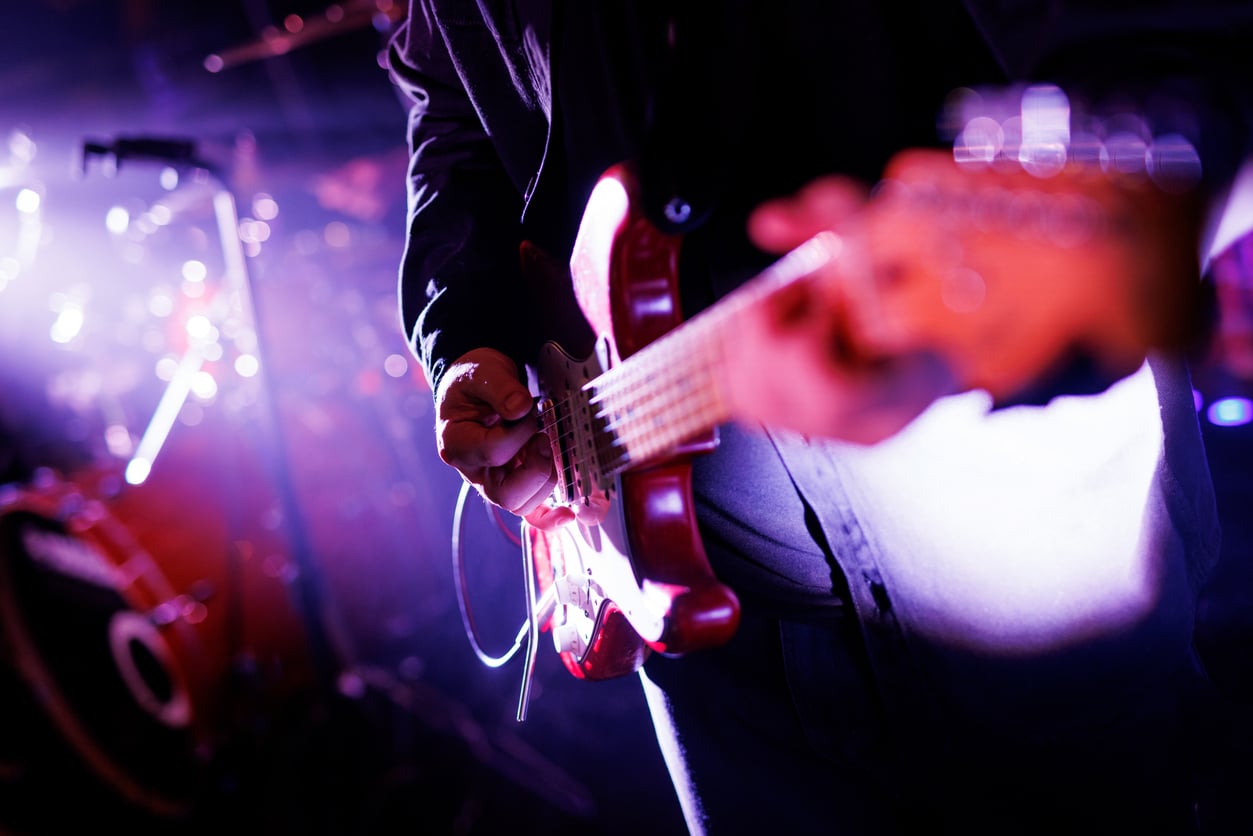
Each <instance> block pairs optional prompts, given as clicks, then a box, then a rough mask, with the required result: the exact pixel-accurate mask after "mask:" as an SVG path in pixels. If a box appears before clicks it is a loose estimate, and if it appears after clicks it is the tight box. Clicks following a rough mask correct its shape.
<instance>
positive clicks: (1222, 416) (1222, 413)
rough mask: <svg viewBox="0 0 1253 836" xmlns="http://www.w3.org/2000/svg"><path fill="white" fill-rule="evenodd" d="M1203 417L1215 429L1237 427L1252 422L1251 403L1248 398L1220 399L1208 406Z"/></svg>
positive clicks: (1252, 406)
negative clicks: (1215, 427)
mask: <svg viewBox="0 0 1253 836" xmlns="http://www.w3.org/2000/svg"><path fill="white" fill-rule="evenodd" d="M1205 417H1206V418H1208V419H1209V422H1210V423H1211V424H1213V425H1214V426H1217V427H1238V426H1241V425H1243V424H1247V423H1249V421H1250V420H1253V401H1250V400H1249V399H1248V398H1220V399H1219V400H1216V401H1214V402H1213V403H1212V404H1210V405H1209V409H1207V410H1206V411H1205Z"/></svg>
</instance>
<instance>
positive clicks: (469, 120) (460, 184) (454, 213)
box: [389, 2, 532, 389]
mask: <svg viewBox="0 0 1253 836" xmlns="http://www.w3.org/2000/svg"><path fill="white" fill-rule="evenodd" d="M467 5H468V4H467ZM470 8H471V9H473V7H472V6H471V7H470ZM465 23H466V24H467V25H469V24H470V23H472V21H466V22H465ZM480 23H481V21H480ZM471 57H472V58H474V59H475V60H477V61H491V60H493V56H492V55H490V54H486V55H481V56H471ZM462 58H463V60H465V56H463V57H462ZM389 63H390V70H391V74H392V79H393V82H394V83H395V84H396V85H397V86H398V88H399V89H400V90H401V92H402V93H403V94H404V95H405V96H406V97H407V99H408V102H409V103H410V105H409V125H408V130H409V136H408V142H409V152H410V163H409V171H408V198H409V203H408V205H409V212H408V232H407V238H406V245H405V251H404V257H403V260H402V263H401V267H400V277H399V280H400V288H399V291H400V300H401V305H400V307H401V316H402V319H403V323H404V326H405V329H406V333H407V335H408V337H409V342H410V347H411V349H412V350H413V352H414V354H415V355H416V356H417V358H418V359H419V361H420V362H421V364H422V366H423V368H424V370H425V372H426V376H427V380H428V382H429V383H430V385H431V387H432V389H434V388H435V387H437V386H438V385H439V381H440V379H441V378H442V376H443V374H444V372H445V371H446V369H447V367H448V365H449V364H450V363H451V362H453V361H454V360H456V359H457V358H458V357H460V356H461V355H462V354H464V353H465V352H467V351H469V350H471V349H474V348H479V347H491V348H495V349H497V350H500V351H502V352H504V353H505V354H508V355H509V356H511V357H513V358H514V359H515V360H516V361H518V362H519V368H521V366H522V363H524V362H525V361H527V360H529V359H530V354H531V353H532V352H531V347H530V343H529V342H528V336H527V332H528V327H527V324H528V321H529V318H530V311H529V308H528V303H527V301H526V299H525V295H524V289H523V281H522V276H521V271H520V267H519V245H520V242H521V237H522V227H521V222H520V218H521V215H522V208H523V195H522V192H521V191H520V190H519V187H518V184H517V183H516V181H515V179H514V178H511V177H510V176H509V174H508V173H507V172H506V169H505V166H504V165H503V163H502V161H501V159H500V157H499V155H498V153H497V148H496V145H495V144H494V143H493V140H492V137H491V136H490V135H489V132H488V130H487V129H486V128H485V127H484V123H483V120H482V119H481V118H480V115H479V110H478V108H476V106H475V102H474V99H473V98H472V96H471V95H470V93H469V92H468V91H467V89H466V84H465V83H464V81H463V78H462V76H461V74H460V73H459V71H458V62H457V61H456V60H454V57H453V55H452V54H451V53H450V50H449V47H448V41H447V37H446V33H445V31H444V28H443V23H442V21H439V20H437V17H436V14H435V12H434V11H433V10H432V8H431V4H430V3H428V2H415V3H413V4H412V5H411V8H410V12H409V16H408V19H407V20H406V21H405V22H404V23H403V24H402V25H401V27H400V28H399V29H398V30H397V32H396V34H395V35H394V36H393V38H392V41H391V43H390V47H389Z"/></svg>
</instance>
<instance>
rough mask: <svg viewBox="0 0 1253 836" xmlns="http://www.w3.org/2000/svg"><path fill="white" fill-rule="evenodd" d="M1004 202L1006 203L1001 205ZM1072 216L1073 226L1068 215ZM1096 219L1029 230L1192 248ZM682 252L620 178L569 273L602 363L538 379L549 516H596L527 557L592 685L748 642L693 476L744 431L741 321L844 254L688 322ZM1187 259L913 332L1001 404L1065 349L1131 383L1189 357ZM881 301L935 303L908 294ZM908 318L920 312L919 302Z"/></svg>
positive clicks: (563, 640) (567, 364)
mask: <svg viewBox="0 0 1253 836" xmlns="http://www.w3.org/2000/svg"><path fill="white" fill-rule="evenodd" d="M1046 188H1047V187H1046ZM920 194H922V198H921V199H920V200H921V203H919V201H914V202H913V203H917V204H918V205H921V206H922V208H923V210H924V211H926V212H929V213H933V214H935V215H936V216H937V218H939V217H941V216H945V217H946V218H947V219H946V220H945V222H946V223H952V222H956V223H967V222H969V223H976V222H977V217H978V215H979V214H980V213H981V214H983V215H986V214H988V211H989V210H988V207H986V206H985V207H979V206H975V207H974V208H973V209H972V208H971V206H970V204H969V201H967V202H965V203H963V204H962V206H963V207H964V208H962V209H961V210H960V212H965V213H966V215H965V216H964V217H959V218H957V219H956V220H955V219H954V218H953V217H952V215H953V213H954V211H955V210H953V207H952V206H948V205H945V204H944V203H943V202H937V199H936V196H935V190H934V189H931V188H930V186H929V185H928V188H927V190H925V191H924V192H920ZM1004 197H1005V195H1003V194H1000V193H998V194H997V195H996V196H994V198H993V199H997V200H1000V199H1003V198H1004ZM1046 198H1047V194H1046ZM897 199H899V196H898V198H897ZM918 205H913V204H912V203H911V204H910V206H907V207H906V209H907V211H915V210H917V209H918ZM1046 206H1048V204H1046ZM1057 206H1060V207H1064V208H1065V209H1066V213H1063V214H1060V215H1059V214H1058V213H1057V211H1054V209H1055V208H1056V207H1057ZM911 207H912V208H911ZM937 207H938V208H937ZM1090 208H1091V207H1085V206H1079V205H1078V204H1073V203H1065V202H1064V201H1062V200H1061V199H1059V201H1058V203H1057V204H1056V206H1054V207H1051V208H1048V209H1046V210H1045V211H1046V212H1050V211H1051V212H1053V215H1052V216H1046V215H1042V216H1040V217H1036V218H1032V217H1030V216H1022V217H1019V218H1018V219H1017V221H1016V222H1018V223H1024V224H1036V225H1040V226H1041V229H1042V230H1043V232H1041V234H1051V235H1055V236H1061V235H1071V236H1075V235H1082V236H1109V237H1111V238H1113V239H1117V241H1116V245H1117V246H1136V245H1137V243H1138V242H1139V241H1141V240H1143V236H1146V235H1153V236H1164V235H1173V236H1178V237H1179V239H1180V240H1181V241H1187V240H1188V235H1189V234H1190V230H1188V229H1183V228H1179V229H1171V228H1169V227H1168V226H1167V223H1168V222H1169V218H1168V216H1167V215H1165V214H1160V213H1159V214H1153V213H1152V212H1150V213H1147V214H1146V217H1147V220H1145V219H1142V218H1141V219H1136V220H1135V221H1134V223H1133V222H1130V221H1128V220H1127V219H1126V218H1121V217H1116V218H1105V219H1103V220H1101V221H1100V222H1099V223H1098V222H1097V221H1094V220H1093V218H1096V217H1098V216H1097V215H1091V213H1090V212H1089V209H1090ZM993 209H994V210H995V207H993ZM960 212H959V214H960ZM1003 221H1004V219H1003V218H1002V219H1000V220H999V221H997V220H994V221H993V223H1000V222H1003ZM1047 223H1051V224H1052V226H1051V227H1049V226H1046V225H1045V224H1047ZM1068 224H1069V226H1068ZM1077 224H1078V225H1081V226H1083V228H1079V227H1078V226H1076V225H1077ZM1020 232H1021V230H1020ZM988 234H990V235H1000V234H1004V231H1003V230H991V231H990V232H989V233H988ZM1024 234H1025V233H1024ZM681 243H682V242H681V237H680V236H677V235H669V234H666V233H663V232H661V231H660V230H658V229H657V228H656V227H655V226H654V225H653V224H652V223H650V221H649V220H648V219H647V218H646V217H645V215H644V214H643V213H642V211H641V210H640V208H639V205H638V191H637V186H636V183H635V181H634V177H633V172H632V169H631V168H630V167H629V166H625V165H624V166H617V167H614V168H612V169H610V170H609V171H608V172H607V173H606V174H605V175H604V176H603V177H602V178H601V180H600V181H599V183H598V184H597V186H596V188H595V190H594V191H593V193H592V195H591V198H590V200H589V202H588V206H587V209H586V212H585V214H584V217H583V221H582V224H581V226H580V229H579V233H578V236H577V239H576V243H575V246H574V251H573V254H572V256H571V259H570V264H569V266H570V278H571V279H572V281H573V289H574V294H575V296H576V297H577V301H578V303H579V307H580V308H581V310H582V313H583V315H584V316H585V318H586V320H587V323H588V324H589V325H590V326H591V329H592V331H593V332H594V334H595V336H596V338H597V342H596V349H595V351H594V352H593V353H592V354H591V355H590V356H587V357H572V356H571V355H570V354H568V353H567V352H566V351H565V350H564V349H563V348H562V347H561V346H560V345H558V344H557V343H553V342H550V343H548V344H546V345H545V347H544V348H543V350H542V352H541V356H540V357H539V358H538V361H537V362H536V364H535V367H536V373H537V378H538V383H539V389H540V400H539V415H540V421H541V426H542V428H543V431H544V432H545V433H546V434H547V435H548V437H549V440H550V443H551V446H552V451H553V460H554V463H555V466H556V470H557V476H558V485H557V488H556V490H555V491H554V494H553V497H552V498H551V500H550V501H551V502H552V503H554V504H558V505H566V506H571V507H578V506H582V510H583V511H584V512H585V513H584V515H583V516H582V521H575V522H570V523H567V524H565V525H563V526H562V527H560V528H558V529H557V530H555V531H545V530H540V529H538V528H533V527H530V526H526V525H524V548H527V549H529V550H530V553H531V559H530V562H531V563H532V565H533V566H534V569H535V573H536V578H538V582H539V587H540V591H541V592H543V593H545V595H546V598H545V600H546V601H547V602H548V606H546V607H545V608H544V610H543V612H542V614H541V615H540V618H542V619H546V621H545V623H544V629H547V630H548V631H550V632H551V633H552V639H553V642H554V645H555V646H556V649H557V651H558V653H559V654H560V657H561V659H562V661H563V662H564V664H565V666H566V668H567V669H568V670H569V671H570V673H572V674H573V675H574V676H576V677H579V678H585V679H607V678H612V677H617V676H622V675H624V674H628V673H631V672H632V671H635V670H637V669H638V668H639V667H640V665H642V664H643V662H644V660H645V659H646V658H647V656H648V654H649V653H651V652H654V651H655V652H661V653H665V654H673V655H682V654H686V653H690V652H692V651H696V650H700V649H704V648H709V647H714V646H717V645H720V644H723V643H725V642H726V641H728V640H729V639H730V638H731V636H732V635H733V634H734V632H735V630H736V628H737V625H738V621H739V603H738V601H737V598H736V596H735V594H734V592H732V590H730V589H729V588H728V587H726V586H725V585H723V584H722V583H721V582H719V580H718V579H717V577H716V576H715V574H714V572H713V571H712V569H711V568H710V565H709V561H708V558H707V556H706V554H705V550H704V547H703V545H702V543H701V539H700V536H699V533H698V531H697V526H696V517H695V511H694V504H693V499H692V485H691V464H692V459H693V457H694V456H698V455H701V454H704V453H707V452H710V451H712V450H713V449H714V448H715V447H716V445H717V427H718V426H719V425H720V424H722V423H724V422H726V421H728V420H733V419H735V418H736V417H738V416H737V415H736V414H735V409H734V406H733V404H732V399H731V398H730V397H729V396H728V386H727V382H728V381H729V380H730V377H729V375H731V374H733V373H734V369H729V368H727V362H726V355H725V351H724V347H725V346H726V344H727V340H728V339H733V338H734V334H735V328H736V323H737V315H738V312H741V311H743V310H745V309H747V308H749V307H750V306H753V305H757V304H761V303H762V302H763V301H764V300H766V299H768V298H769V297H771V296H773V295H774V294H777V293H780V292H782V291H783V290H784V289H786V288H789V287H791V286H792V285H794V284H795V283H796V282H799V281H803V280H805V279H806V278H807V277H809V276H811V275H812V274H813V273H814V271H816V270H818V269H819V268H820V267H822V266H823V265H825V264H827V263H828V262H829V261H831V260H832V259H834V258H836V257H838V253H839V250H840V240H839V239H838V238H837V237H836V236H835V235H834V234H831V233H823V234H820V235H818V236H817V237H815V238H813V239H811V240H809V241H808V242H806V243H805V244H803V245H802V246H801V247H799V248H797V249H796V250H794V251H792V252H791V253H789V254H787V255H785V256H784V257H783V258H781V259H780V260H779V261H777V262H776V263H774V264H773V265H772V266H770V267H769V268H768V269H766V270H765V271H764V272H763V273H761V274H759V275H758V276H757V277H756V278H754V279H753V280H751V281H749V282H748V283H747V284H745V285H743V286H742V287H740V288H739V289H737V290H736V291H735V292H733V293H731V294H730V295H728V296H726V297H724V298H723V299H721V300H720V301H719V302H717V303H716V304H714V305H713V306H711V307H710V308H708V309H706V310H705V311H703V312H701V313H700V314H698V315H697V316H695V317H693V318H692V319H690V320H688V321H686V322H684V321H682V317H681V314H680V310H679V301H678V300H679V293H678V263H679V250H680V246H681ZM525 246H526V245H524V263H525V262H526V260H527V259H526V258H525V255H526V251H525ZM1183 251H1184V252H1183V256H1184V257H1182V258H1181V259H1179V263H1180V264H1182V265H1185V267H1184V269H1183V272H1182V275H1183V276H1184V277H1185V278H1183V279H1180V278H1179V272H1178V271H1177V270H1175V269H1174V268H1175V267H1176V266H1178V265H1175V264H1171V265H1158V267H1160V268H1161V269H1159V270H1157V271H1156V273H1155V274H1154V275H1158V276H1159V278H1160V280H1154V281H1153V282H1150V284H1152V285H1153V286H1151V287H1147V288H1138V289H1137V288H1132V287H1129V286H1128V285H1127V283H1126V282H1125V281H1123V280H1122V279H1121V278H1119V279H1114V278H1109V279H1108V280H1106V279H1105V277H1104V276H1103V274H1102V273H1101V270H1102V265H1100V264H1093V265H1091V270H1087V269H1084V270H1080V271H1078V272H1077V273H1076V274H1075V275H1065V276H1061V277H1058V278H1057V279H1056V280H1055V281H1051V282H1050V284H1049V286H1048V287H1032V286H1029V285H1028V283H1026V282H1016V281H1015V277H1012V276H1011V277H1008V278H1006V279H1004V280H1001V281H1000V283H999V284H997V283H995V282H996V281H997V277H991V276H990V277H988V279H990V280H991V281H988V287H986V288H982V289H981V292H982V294H983V297H984V298H985V299H986V302H985V303H984V304H975V305H970V304H965V303H963V304H954V303H953V299H952V298H951V294H950V295H947V296H946V295H945V293H944V292H942V291H943V289H940V290H937V291H936V292H935V293H934V294H932V295H934V298H935V300H936V301H935V303H934V304H933V305H929V306H926V305H924V306H922V310H923V311H924V315H922V316H920V318H919V319H917V320H914V321H911V322H910V323H909V327H915V328H916V329H918V330H922V331H925V332H926V337H927V340H928V341H929V342H930V343H932V344H934V345H935V346H936V347H938V348H939V349H941V350H942V351H943V353H944V355H945V357H946V358H947V359H949V360H950V361H951V362H952V365H953V366H954V368H956V369H957V370H958V371H959V373H960V375H961V378H960V381H959V382H960V384H961V385H962V386H963V387H964V388H965V389H973V388H984V389H987V390H988V391H991V392H993V393H994V394H996V393H1008V392H1013V391H1015V389H1020V388H1022V387H1023V386H1024V384H1027V383H1030V382H1031V380H1032V375H1040V374H1042V373H1044V372H1045V371H1047V369H1048V367H1049V366H1050V365H1051V364H1053V363H1055V362H1056V360H1057V359H1058V358H1057V356H1056V353H1057V351H1060V350H1061V348H1060V347H1061V346H1065V345H1071V344H1073V343H1074V342H1082V343H1083V344H1085V345H1086V346H1087V347H1088V348H1090V349H1094V350H1096V352H1097V353H1098V354H1100V353H1101V352H1102V351H1104V352H1107V353H1108V354H1109V355H1110V356H1113V357H1116V358H1117V359H1118V360H1119V362H1121V363H1124V364H1126V363H1127V361H1128V358H1130V360H1131V363H1130V365H1127V366H1126V370H1127V372H1129V371H1131V370H1134V368H1136V367H1138V366H1139V363H1140V362H1142V361H1143V359H1144V357H1145V356H1146V353H1147V352H1148V350H1150V349H1151V348H1155V347H1170V346H1174V345H1176V344H1178V343H1180V342H1182V341H1184V340H1185V339H1186V338H1185V337H1184V336H1181V335H1184V334H1187V333H1190V328H1191V320H1192V319H1193V316H1192V314H1191V313H1190V311H1191V310H1192V308H1193V307H1194V305H1193V302H1194V300H1195V298H1198V297H1199V293H1197V291H1196V288H1195V287H1193V286H1192V285H1191V280H1190V279H1189V278H1187V277H1188V275H1189V272H1188V270H1187V268H1186V264H1187V263H1188V262H1189V258H1188V253H1187V248H1186V247H1185V248H1183ZM1195 269H1196V267H1195V264H1194V265H1193V271H1195ZM979 278H980V280H981V281H987V280H985V279H984V278H983V277H979ZM876 290H877V291H881V292H897V293H905V294H913V296H914V297H918V296H919V290H918V288H916V287H910V286H908V283H906V286H905V287H897V288H889V289H887V290H886V291H884V290H883V289H882V288H877V289H876ZM926 298H930V296H926ZM889 307H890V305H889ZM1041 307H1042V310H1041ZM909 309H910V310H919V309H920V308H919V305H918V304H917V299H914V303H913V304H912V307H911V308H909ZM1115 309H1117V311H1116V312H1115V313H1111V311H1114V310H1115ZM1006 312H1009V313H1013V314H1022V318H1023V319H1025V320H1031V319H1032V317H1033V316H1034V317H1035V320H1036V321H1039V322H1042V323H1045V324H1048V322H1049V321H1056V322H1057V323H1059V325H1058V327H1056V328H1053V329H1051V330H1052V331H1053V332H1054V333H1050V334H1049V335H1048V340H1049V341H1050V342H1048V344H1047V345H1044V344H1042V342H1043V338H1042V337H1039V336H1038V335H1037V334H1036V333H1035V332H1033V331H1032V330H1031V329H1030V328H1025V329H1021V330H1019V329H1012V328H1011V329H1007V328H1005V327H1004V326H1003V322H1002V321H1001V320H1000V319H997V317H1003V316H1004V315H1005V314H1006ZM1061 312H1064V316H1063V315H1062V313H1061ZM980 317H985V318H989V319H988V320H987V321H986V322H985V321H983V320H981V319H980ZM1042 317H1049V318H1051V320H1046V319H1044V318H1042ZM1083 329H1087V330H1083ZM1101 341H1105V344H1100V343H1101ZM589 520H590V522H589ZM533 620H534V616H533Z"/></svg>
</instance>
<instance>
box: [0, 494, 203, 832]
mask: <svg viewBox="0 0 1253 836" xmlns="http://www.w3.org/2000/svg"><path fill="white" fill-rule="evenodd" d="M31 506H32V503H22V502H19V503H15V504H14V505H12V506H10V507H9V508H8V509H7V510H5V509H0V630H2V631H3V636H4V639H5V644H6V646H7V648H8V652H9V653H10V654H11V655H12V657H13V666H14V668H15V669H16V670H17V672H18V673H19V675H20V678H21V679H22V680H24V682H25V684H26V685H27V687H28V689H29V692H30V694H31V695H32V696H33V702H34V703H35V704H36V705H37V706H38V708H39V710H40V711H41V712H42V713H43V714H44V715H45V716H46V718H47V720H48V721H49V722H50V725H51V726H52V727H53V728H54V729H55V730H56V732H57V733H58V734H59V736H60V738H61V739H62V741H63V742H64V743H65V744H67V745H68V747H70V749H72V754H74V755H76V756H77V758H76V759H77V760H78V761H79V762H81V763H83V764H85V765H86V766H87V767H88V768H89V769H90V771H91V772H93V773H95V776H96V777H97V778H99V779H100V780H102V781H104V782H105V783H106V784H107V785H109V786H110V787H111V788H112V789H113V790H114V791H116V792H118V793H121V794H122V795H123V796H125V797H126V798H127V799H128V800H130V801H131V802H133V803H136V804H139V805H142V806H144V807H146V808H149V809H150V810H151V811H153V812H158V813H176V812H178V811H180V810H182V809H184V808H185V807H186V806H187V805H188V804H189V803H190V801H191V797H192V795H193V794H194V792H195V788H196V787H197V786H199V785H200V784H201V780H200V778H201V776H200V772H201V771H202V769H203V767H204V765H203V764H202V763H201V762H200V759H199V757H198V756H197V754H196V752H197V740H196V734H195V732H194V728H195V724H194V723H193V722H192V720H193V715H192V701H191V699H190V695H189V690H188V685H187V680H186V677H185V676H184V674H183V672H182V670H181V667H180V664H179V659H178V654H177V652H176V647H185V645H183V644H181V643H180V642H182V641H183V640H182V639H181V638H180V637H178V636H175V635H174V632H175V631H177V630H179V629H180V628H179V627H178V625H176V624H165V625H162V624H161V623H160V620H159V619H157V618H154V615H153V614H152V613H148V612H143V611H140V610H137V609H136V608H135V606H133V605H132V602H131V599H130V598H128V596H127V594H126V590H127V589H128V587H129V586H131V585H132V584H133V582H134V579H132V578H128V577H126V575H125V573H124V571H123V568H122V567H124V566H125V565H126V560H125V559H124V556H123V555H119V554H118V553H117V552H118V550H119V548H120V546H119V545H118V544H117V543H114V542H111V541H110V540H109V539H108V538H107V537H105V536H102V535H103V534H104V531H103V530H102V528H101V527H99V526H95V525H90V524H89V525H82V524H79V523H77V522H76V521H75V519H74V518H73V517H70V516H65V515H62V514H59V513H55V512H54V513H49V512H47V511H45V510H38V509H36V508H34V507H31ZM183 652H184V653H185V652H186V651H185V650H184V651H183Z"/></svg>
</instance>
